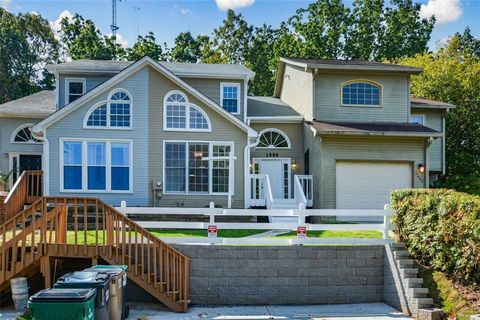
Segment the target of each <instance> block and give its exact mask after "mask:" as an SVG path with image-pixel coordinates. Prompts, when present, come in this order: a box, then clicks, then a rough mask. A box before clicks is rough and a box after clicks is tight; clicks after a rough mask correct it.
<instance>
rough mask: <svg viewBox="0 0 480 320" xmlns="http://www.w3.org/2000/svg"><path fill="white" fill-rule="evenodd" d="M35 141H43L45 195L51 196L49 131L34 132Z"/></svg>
mask: <svg viewBox="0 0 480 320" xmlns="http://www.w3.org/2000/svg"><path fill="white" fill-rule="evenodd" d="M32 133H33V136H34V137H35V139H38V140H40V141H42V144H43V154H42V170H43V195H44V196H48V195H50V174H49V173H50V142H49V141H48V139H47V130H46V129H43V130H42V131H41V132H38V133H36V132H33V131H32Z"/></svg>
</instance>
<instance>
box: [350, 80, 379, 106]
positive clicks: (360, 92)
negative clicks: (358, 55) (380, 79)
mask: <svg viewBox="0 0 480 320" xmlns="http://www.w3.org/2000/svg"><path fill="white" fill-rule="evenodd" d="M381 94H382V87H381V85H380V84H377V83H374V82H369V81H349V82H347V83H344V84H343V85H342V105H343V106H377V107H378V106H380V102H381Z"/></svg>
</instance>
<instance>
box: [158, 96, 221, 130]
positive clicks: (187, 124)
mask: <svg viewBox="0 0 480 320" xmlns="http://www.w3.org/2000/svg"><path fill="white" fill-rule="evenodd" d="M173 94H179V95H181V96H182V97H183V98H184V99H185V102H167V99H168V98H169V97H170V96H171V95H173ZM167 104H168V105H171V106H185V128H168V127H167ZM190 108H194V109H195V110H197V111H198V112H200V113H201V114H202V115H203V117H204V118H205V121H207V125H208V129H198V128H190ZM163 131H174V132H175V131H176V132H188V131H189V132H212V123H211V122H210V118H209V117H208V115H207V113H206V112H205V111H203V109H202V108H200V107H199V106H197V105H196V104H193V103H190V102H189V100H188V97H187V95H186V94H185V93H183V92H182V91H180V90H172V91H169V92H168V93H167V94H166V95H165V97H164V98H163Z"/></svg>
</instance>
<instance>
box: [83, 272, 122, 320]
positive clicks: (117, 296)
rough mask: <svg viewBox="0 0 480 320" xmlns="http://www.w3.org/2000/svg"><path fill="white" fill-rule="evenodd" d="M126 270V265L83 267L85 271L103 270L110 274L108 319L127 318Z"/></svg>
mask: <svg viewBox="0 0 480 320" xmlns="http://www.w3.org/2000/svg"><path fill="white" fill-rule="evenodd" d="M127 270H128V266H126V265H96V266H93V267H91V268H88V269H85V270H83V271H86V272H91V271H93V272H105V273H109V274H111V275H112V281H111V282H110V300H109V303H108V304H109V306H108V308H109V314H110V320H124V319H126V318H128V314H129V311H130V310H129V307H128V306H127V304H126V302H125V300H126V296H127V294H126V291H125V290H126V286H127Z"/></svg>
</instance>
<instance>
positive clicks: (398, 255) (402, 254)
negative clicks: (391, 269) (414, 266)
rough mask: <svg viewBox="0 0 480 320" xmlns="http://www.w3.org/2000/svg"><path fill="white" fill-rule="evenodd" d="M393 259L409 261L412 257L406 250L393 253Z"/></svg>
mask: <svg viewBox="0 0 480 320" xmlns="http://www.w3.org/2000/svg"><path fill="white" fill-rule="evenodd" d="M393 257H394V258H395V259H408V258H409V257H410V255H409V254H408V251H406V250H398V251H394V252H393Z"/></svg>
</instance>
